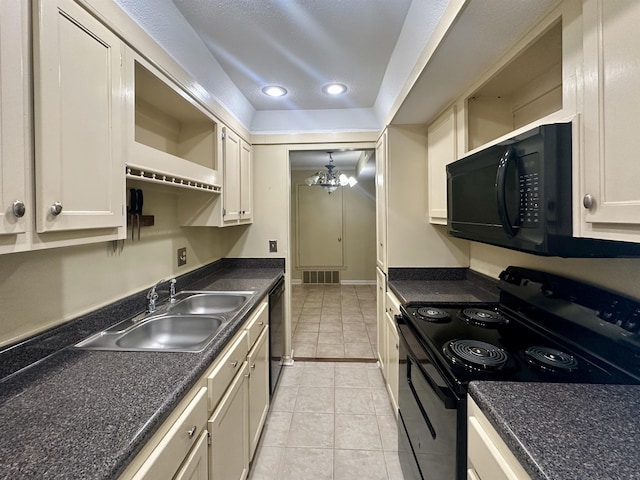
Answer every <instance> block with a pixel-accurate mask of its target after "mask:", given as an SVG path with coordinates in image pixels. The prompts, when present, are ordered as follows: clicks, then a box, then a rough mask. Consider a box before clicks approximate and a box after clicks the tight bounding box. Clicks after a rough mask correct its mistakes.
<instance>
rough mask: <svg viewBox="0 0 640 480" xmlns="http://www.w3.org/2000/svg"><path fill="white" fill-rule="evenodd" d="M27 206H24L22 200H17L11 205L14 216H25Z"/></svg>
mask: <svg viewBox="0 0 640 480" xmlns="http://www.w3.org/2000/svg"><path fill="white" fill-rule="evenodd" d="M25 211H26V208H25V206H24V202H23V201H22V200H16V201H15V202H13V205H11V212H13V216H14V217H16V218H21V217H23V216H24V213H25Z"/></svg>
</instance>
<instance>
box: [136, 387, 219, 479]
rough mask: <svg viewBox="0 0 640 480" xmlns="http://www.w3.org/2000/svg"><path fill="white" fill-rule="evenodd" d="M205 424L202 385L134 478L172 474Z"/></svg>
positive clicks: (204, 397)
mask: <svg viewBox="0 0 640 480" xmlns="http://www.w3.org/2000/svg"><path fill="white" fill-rule="evenodd" d="M206 424H207V389H206V388H204V387H203V388H201V389H200V390H199V391H198V393H197V394H196V396H195V398H194V399H193V400H192V401H191V402H190V403H189V405H187V407H186V408H185V409H184V412H182V414H181V415H180V416H179V417H178V419H177V420H176V422H175V423H174V424H173V426H172V427H171V429H170V430H169V432H168V433H167V434H166V435H165V436H164V438H163V439H162V441H161V442H160V443H159V444H158V446H157V447H156V448H155V449H154V450H153V452H152V453H151V455H150V456H149V458H147V460H146V461H145V462H144V464H143V465H142V468H140V470H138V472H137V473H136V474H135V476H134V479H136V480H143V479H144V480H146V479H148V480H152V479H156V478H163V477H167V476H173V474H174V473H175V472H176V471H177V470H178V468H179V467H180V464H181V463H182V461H183V460H184V458H185V457H186V456H187V454H188V453H189V450H191V447H192V446H193V445H194V444H195V443H196V441H197V440H198V438H199V437H200V434H201V433H202V431H203V430H204V429H205V427H206ZM169 472H170V474H169Z"/></svg>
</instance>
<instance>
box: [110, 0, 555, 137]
mask: <svg viewBox="0 0 640 480" xmlns="http://www.w3.org/2000/svg"><path fill="white" fill-rule="evenodd" d="M114 1H115V2H116V3H117V4H118V5H120V6H121V7H122V8H123V9H124V10H125V12H126V13H127V14H128V15H129V16H130V17H132V18H133V19H134V20H135V21H136V22H137V23H138V24H139V25H140V26H141V27H142V28H143V29H144V30H146V31H147V33H148V34H149V35H150V36H151V37H152V38H154V39H155V40H156V41H157V42H158V43H159V44H160V45H161V46H162V47H163V48H164V49H165V50H166V51H167V52H168V53H169V54H170V55H172V56H173V57H174V58H175V59H176V60H177V61H178V63H180V64H181V65H182V67H183V68H184V69H185V70H186V71H187V72H189V74H190V75H191V76H192V78H193V79H194V85H197V88H198V89H199V91H206V92H207V95H210V96H211V97H212V98H214V99H216V101H217V102H218V103H220V104H221V105H222V106H223V107H225V108H226V109H227V110H228V111H229V112H230V113H231V114H232V115H234V116H235V117H236V119H238V121H239V122H240V123H241V124H243V125H244V126H245V127H246V128H247V129H248V130H249V131H251V132H252V133H254V134H270V133H295V134H299V133H323V132H330V133H336V132H363V131H374V132H379V131H380V130H381V129H382V128H384V126H385V125H386V124H388V123H393V124H405V123H427V122H428V121H430V120H432V119H433V118H434V116H435V115H436V114H438V113H439V112H440V111H441V110H442V109H443V108H445V107H446V106H447V105H448V104H450V103H451V102H452V101H453V100H454V99H455V98H456V97H457V96H459V95H460V94H461V93H462V92H463V91H464V89H466V88H468V87H469V86H470V83H471V82H472V81H473V80H474V79H476V78H478V76H480V75H481V74H482V73H483V72H485V71H486V70H487V68H488V67H489V66H490V65H492V64H494V63H495V62H496V61H497V60H498V59H499V58H500V57H501V56H502V55H503V54H504V53H505V52H506V51H507V49H508V48H509V47H511V46H512V45H514V43H515V42H516V41H518V40H519V39H520V38H521V37H522V36H523V35H524V34H525V33H526V32H527V31H528V30H529V29H530V28H531V27H532V26H533V25H535V23H536V22H537V21H538V20H539V19H540V18H541V16H542V15H544V14H545V13H547V12H549V11H550V9H551V8H553V6H554V5H556V4H558V3H559V2H560V0H114ZM442 18H447V21H446V22H441V19H442ZM330 81H337V82H342V83H344V84H346V85H347V86H348V88H349V91H348V92H347V93H346V94H344V95H341V96H339V97H327V96H325V95H323V94H322V93H321V87H322V86H323V85H324V84H326V83H327V82H330ZM267 83H277V84H280V85H282V86H284V87H285V88H287V89H288V90H289V94H288V95H287V96H285V97H281V98H279V99H272V98H268V97H266V96H264V95H263V94H262V93H261V89H262V87H263V86H264V85H265V84H267Z"/></svg>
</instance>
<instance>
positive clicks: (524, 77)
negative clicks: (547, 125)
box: [466, 20, 562, 150]
mask: <svg viewBox="0 0 640 480" xmlns="http://www.w3.org/2000/svg"><path fill="white" fill-rule="evenodd" d="M466 103H467V131H468V150H473V149H475V148H478V147H480V146H481V145H484V144H485V143H488V142H490V141H492V140H495V139H496V138H498V137H501V136H503V135H506V134H508V133H509V132H512V131H513V130H516V129H518V128H520V127H522V126H525V125H527V124H529V123H532V122H534V121H536V120H539V119H541V118H544V117H546V116H547V115H550V114H552V113H554V112H556V111H559V110H561V109H562V22H561V21H560V20H559V21H558V22H556V23H555V24H553V25H552V26H551V27H550V28H549V29H548V30H546V31H545V32H544V33H543V34H542V35H540V36H539V37H538V38H537V39H535V40H534V41H533V42H532V43H531V44H529V46H528V47H527V48H525V49H524V50H523V51H522V52H521V53H520V54H518V55H517V56H515V57H514V58H513V59H512V60H511V61H510V62H509V63H507V64H506V65H505V66H504V67H503V68H502V69H500V70H499V71H498V72H497V73H496V74H495V75H494V76H493V77H491V78H490V79H489V80H488V81H487V82H486V83H484V84H483V85H482V86H481V87H480V88H478V89H477V90H475V91H474V92H473V93H472V94H471V95H470V96H469V97H468V98H467V101H466Z"/></svg>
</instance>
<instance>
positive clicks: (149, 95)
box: [134, 61, 218, 170]
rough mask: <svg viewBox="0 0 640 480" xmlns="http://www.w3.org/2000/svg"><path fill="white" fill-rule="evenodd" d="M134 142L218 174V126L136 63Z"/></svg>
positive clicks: (185, 98)
mask: <svg viewBox="0 0 640 480" xmlns="http://www.w3.org/2000/svg"><path fill="white" fill-rule="evenodd" d="M134 74H135V141H136V142H137V143H139V144H143V145H146V146H147V147H151V148H153V149H155V150H158V151H160V152H163V153H166V154H170V155H173V156H175V157H178V158H181V159H183V160H186V161H189V162H192V163H195V164H197V165H200V166H202V167H205V168H208V169H211V170H218V155H217V147H216V146H217V139H218V135H217V133H218V124H217V122H215V121H214V120H213V119H212V118H211V117H209V116H208V115H206V114H205V113H204V112H203V111H201V110H200V109H199V108H198V107H196V106H195V105H194V103H193V102H192V101H190V100H188V99H187V97H186V95H182V94H180V93H178V92H177V91H176V90H174V89H173V88H171V87H170V86H169V85H168V84H167V83H165V82H164V81H162V80H161V79H160V78H158V77H157V76H156V75H154V74H153V73H152V72H150V71H149V70H148V69H146V68H145V67H144V66H142V65H141V64H140V63H138V62H137V61H136V62H135V73H134Z"/></svg>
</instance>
